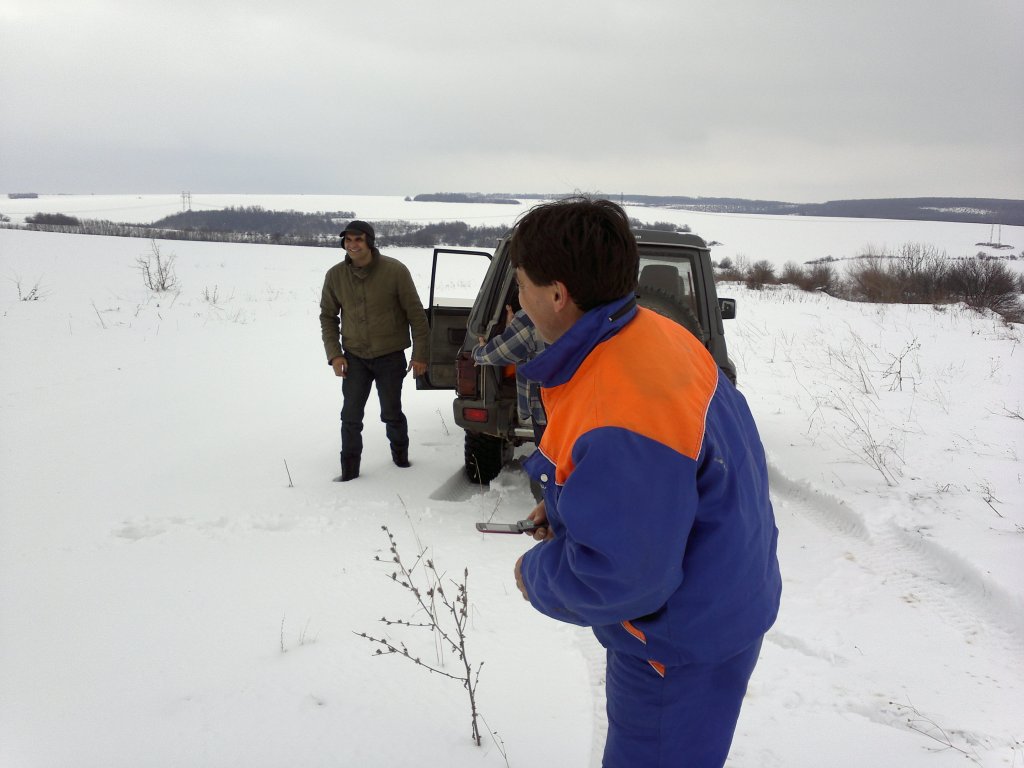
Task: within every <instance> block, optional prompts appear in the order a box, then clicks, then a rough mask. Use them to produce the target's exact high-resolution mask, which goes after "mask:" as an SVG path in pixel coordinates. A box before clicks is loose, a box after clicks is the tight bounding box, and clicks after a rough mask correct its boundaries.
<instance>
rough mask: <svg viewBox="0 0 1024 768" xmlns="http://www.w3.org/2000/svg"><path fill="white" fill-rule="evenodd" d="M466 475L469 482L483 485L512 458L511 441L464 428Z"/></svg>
mask: <svg viewBox="0 0 1024 768" xmlns="http://www.w3.org/2000/svg"><path fill="white" fill-rule="evenodd" d="M465 452H466V477H467V478H469V482H471V483H474V484H476V485H484V484H486V483H489V482H491V480H493V479H494V478H496V477H497V476H498V473H499V472H501V468H502V467H503V466H505V464H506V462H508V461H511V459H512V445H511V443H509V442H507V441H505V440H502V439H501V438H500V437H494V436H493V435H485V434H482V433H480V432H470V431H469V430H466V451H465Z"/></svg>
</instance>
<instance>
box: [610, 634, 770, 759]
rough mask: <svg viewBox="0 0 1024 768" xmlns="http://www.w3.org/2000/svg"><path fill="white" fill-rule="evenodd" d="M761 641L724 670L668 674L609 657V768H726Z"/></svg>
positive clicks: (691, 667) (688, 668)
mask: <svg viewBox="0 0 1024 768" xmlns="http://www.w3.org/2000/svg"><path fill="white" fill-rule="evenodd" d="M760 651H761V639H758V641H757V642H756V643H754V644H753V645H751V646H750V647H749V648H747V649H746V650H744V651H742V652H740V653H738V654H737V655H736V656H733V657H732V658H731V659H727V660H725V661H723V662H721V663H719V664H687V665H685V666H681V667H668V668H667V669H665V676H664V677H662V676H661V675H660V674H659V673H658V671H657V670H655V669H654V668H653V667H652V666H651V665H650V664H649V663H648V662H646V661H645V660H644V659H641V658H638V657H636V656H628V655H626V654H624V653H619V652H616V651H608V668H607V673H606V683H605V689H606V691H607V697H608V741H607V742H606V743H605V748H604V762H603V766H604V768H721V766H723V765H724V764H725V759H726V757H727V756H728V755H729V747H730V746H731V744H732V736H733V732H734V731H735V730H736V721H737V719H738V718H739V715H740V705H741V704H742V703H743V696H744V694H745V693H746V690H747V682H748V681H749V680H750V675H751V673H752V672H753V671H754V665H755V664H757V657H758V654H759V653H760Z"/></svg>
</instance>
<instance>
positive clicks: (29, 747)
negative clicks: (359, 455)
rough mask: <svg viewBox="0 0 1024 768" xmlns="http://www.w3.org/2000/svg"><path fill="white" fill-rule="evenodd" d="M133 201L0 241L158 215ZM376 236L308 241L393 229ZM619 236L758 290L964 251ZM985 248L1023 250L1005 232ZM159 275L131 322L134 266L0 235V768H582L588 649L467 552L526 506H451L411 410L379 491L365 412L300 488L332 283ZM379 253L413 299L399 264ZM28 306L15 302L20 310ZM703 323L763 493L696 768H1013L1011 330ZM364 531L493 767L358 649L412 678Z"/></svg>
mask: <svg viewBox="0 0 1024 768" xmlns="http://www.w3.org/2000/svg"><path fill="white" fill-rule="evenodd" d="M156 197H157V196H146V197H145V198H141V199H138V198H135V197H134V196H130V197H129V196H125V197H122V198H117V199H116V200H114V199H111V200H106V201H103V205H104V206H106V208H105V209H104V210H105V212H104V213H100V212H98V211H96V212H95V214H94V213H91V212H89V211H86V210H84V207H85V206H84V203H83V204H79V206H78V208H75V209H73V207H72V206H71V205H68V204H67V203H68V201H69V200H72V199H74V200H84V199H85V198H54V199H56V200H57V201H58V202H57V203H53V208H52V209H50V208H45V207H43V205H42V204H43V203H44V202H45V203H46V204H47V205H49V204H51V200H49V199H47V200H45V201H44V200H26V201H2V202H3V207H0V210H2V211H3V212H4V213H6V214H8V215H10V216H12V218H18V212H17V211H15V210H14V208H13V207H12V204H13V203H18V204H19V205H23V206H25V207H24V209H23V210H22V213H21V215H24V214H26V213H34V212H36V211H39V210H54V211H60V212H65V213H69V214H73V215H79V216H83V217H92V216H93V215H95V217H96V218H110V219H115V220H128V219H127V218H126V217H125V216H124V215H123V211H124V210H125V209H126V208H127V207H129V206H127V205H126V204H125V203H126V201H132V200H137V202H138V203H139V205H138V207H139V209H140V215H139V218H138V219H137V220H139V221H150V220H153V219H155V218H159V217H160V216H162V215H165V213H171V212H174V210H178V209H180V199H179V198H177V197H176V196H173V195H169V196H166V198H167V199H166V201H165V202H161V201H158V200H156V199H155V198H156ZM299 199H301V198H288V202H287V203H281V202H276V203H275V202H274V201H272V200H269V199H260V198H257V197H255V196H246V197H245V198H244V199H241V198H240V199H239V200H238V201H227V202H225V201H224V200H225V198H224V196H219V197H218V198H217V201H216V205H215V207H220V206H221V205H223V204H234V205H250V204H256V203H258V204H262V205H265V206H266V207H275V208H287V207H292V208H296V209H299V208H300V206H299V205H298V204H297V203H296V202H295V201H296V200H299ZM95 200H97V201H98V200H99V198H95ZM202 201H203V199H202V197H201V196H199V195H196V196H194V198H193V205H196V203H197V202H202ZM108 203H109V205H108ZM143 204H145V207H144V206H143ZM159 205H166V206H167V208H166V210H164V209H159V210H158V207H159ZM211 205H213V203H212V202H211ZM408 205H414V204H411V203H404V202H403V201H402V200H401V199H400V198H395V199H391V198H359V199H350V200H349V201H348V202H345V200H344V199H343V198H331V201H327V202H323V201H321V200H320V199H317V200H315V202H313V203H311V205H310V206H308V209H309V210H336V209H350V210H355V211H356V212H357V214H358V215H359V216H360V217H362V218H366V219H370V220H373V219H374V218H413V217H412V216H409V215H404V214H401V213H399V212H398V211H399V209H402V208H403V206H408ZM415 205H417V206H418V205H425V206H426V205H428V204H415ZM116 206H120V207H119V208H116V210H113V209H114V208H115V207H116ZM143 207H144V209H145V215H142V213H141V211H142V209H143ZM481 208H504V206H459V207H457V208H456V209H452V208H450V207H446V208H445V209H444V211H445V213H444V215H445V216H446V217H447V218H462V219H464V220H467V221H475V222H483V221H488V222H489V223H491V222H493V221H504V220H505V219H499V218H488V217H492V216H494V217H497V216H499V215H501V216H508V217H509V218H508V219H507V221H508V223H510V224H511V223H512V220H514V218H515V216H517V215H518V214H519V213H521V212H522V209H518V208H513V209H512V210H511V211H507V212H506V211H500V212H492V211H490V210H478V209H481ZM424 210H426V208H425V209H424ZM630 213H631V215H636V216H638V218H642V219H644V220H648V221H655V220H659V221H676V220H678V221H680V223H683V222H685V223H689V224H690V225H691V226H692V227H693V229H694V230H695V231H696V232H698V233H700V234H702V235H704V236H705V237H706V238H708V239H717V240H720V241H722V242H723V243H724V244H725V245H724V246H723V248H722V249H716V250H715V251H714V252H713V254H714V257H715V258H716V259H719V258H721V257H722V256H724V255H728V253H730V252H732V253H741V252H743V253H745V255H747V256H748V257H749V258H751V259H752V260H757V259H761V258H766V259H769V260H771V261H773V262H774V263H777V264H779V265H782V264H783V263H785V262H786V261H788V260H791V259H792V260H795V261H801V260H803V259H804V258H805V257H806V258H813V257H814V255H824V254H826V253H831V254H832V255H835V256H837V257H839V256H844V255H853V253H855V252H858V251H859V250H863V248H864V247H865V246H867V245H869V244H872V245H876V246H880V247H881V246H883V245H888V246H891V247H898V246H899V245H901V244H902V243H904V242H908V241H914V242H930V243H933V244H935V245H936V246H938V247H940V248H942V249H944V250H946V251H947V253H948V254H949V255H950V256H960V255H973V254H974V253H975V252H976V251H977V250H978V249H977V248H975V247H974V243H975V242H977V241H980V240H987V239H988V234H989V233H988V228H987V227H981V226H980V225H968V224H938V223H926V222H872V221H849V220H839V221H836V220H828V219H762V218H758V217H737V216H728V217H725V216H722V217H716V216H712V215H704V216H700V215H698V214H691V213H687V212H680V211H668V210H663V209H647V208H644V209H631V211H630ZM435 216H439V214H435V213H434V212H433V211H431V212H428V213H426V214H425V217H426V218H428V219H431V217H435ZM474 217H480V218H474ZM433 220H436V219H433ZM1002 236H1003V240H1004V242H1013V241H1014V238H1016V240H1017V242H1016V246H1017V250H1018V251H1019V249H1020V247H1021V245H1024V232H1022V231H1021V228H1010V227H1004V228H1003V232H1002ZM160 247H161V249H162V251H163V253H164V254H165V255H168V254H174V255H175V256H176V262H175V267H176V271H177V275H178V278H179V281H180V285H181V291H180V293H179V294H177V295H166V294H165V295H154V294H151V293H149V292H148V291H146V290H145V289H144V287H143V284H142V280H141V277H140V275H139V272H138V270H137V269H136V259H137V258H138V257H139V256H145V255H146V254H147V253H148V251H149V242H148V241H146V240H130V239H115V238H102V237H87V236H75V235H57V234H49V233H36V232H24V231H9V230H0V765H2V766H5V768H6V767H7V766H10V767H11V768H41V767H46V766H61V767H64V766H72V767H74V768H78V767H79V766H97V767H98V766H104V767H111V766H125V767H126V768H127V767H131V768H135V767H136V766H156V767H161V768H162V767H164V766H168V767H169V766H179V765H180V766H195V767H209V768H220V767H221V766H232V765H237V766H246V768H262V767H264V766H265V767H266V768H274V767H276V766H284V765H287V766H292V767H294V766H309V767H310V768H312V767H314V766H316V767H319V766H339V765H341V766H350V765H351V766H357V765H358V766H381V767H388V768H391V767H394V766H456V767H460V768H461V767H462V766H477V765H494V766H501V765H506V764H507V765H509V766H512V768H525V767H531V768H532V767H534V766H555V765H561V766H596V765H599V763H600V754H601V746H602V742H603V728H604V722H603V701H602V695H603V694H602V684H603V678H602V675H603V656H602V653H601V649H600V648H599V647H598V646H597V645H596V643H595V641H594V640H593V639H592V637H591V636H590V635H589V633H588V632H587V631H583V630H579V629H576V628H574V627H569V626H562V625H559V624H557V623H555V622H553V621H550V620H549V619H547V618H545V617H543V616H540V615H539V614H537V613H535V612H534V611H533V610H532V609H531V608H530V607H529V606H528V605H527V604H526V603H525V602H523V601H522V599H521V598H520V597H519V595H518V593H517V591H516V590H515V586H514V583H513V580H512V566H513V564H514V562H515V559H516V558H517V557H518V555H519V554H520V553H521V552H522V551H523V549H524V548H525V547H526V546H528V545H529V542H528V541H527V540H526V539H525V538H523V537H485V536H481V535H480V534H477V533H476V532H475V530H474V528H473V523H474V522H476V521H479V520H486V519H491V518H493V519H495V520H514V519H517V518H519V517H522V516H523V515H524V514H525V513H526V512H528V511H529V509H530V508H531V507H532V498H531V496H530V492H529V488H528V486H527V484H526V482H525V479H524V477H523V476H522V474H521V473H519V472H517V471H516V470H514V469H509V470H507V471H505V472H503V473H502V475H501V476H500V477H499V478H498V480H497V481H496V482H495V483H493V484H492V485H491V487H490V489H487V490H480V489H477V488H474V487H472V486H469V485H468V484H467V483H466V482H465V481H464V480H463V477H462V467H461V464H462V436H461V433H459V432H458V430H456V429H455V427H454V424H453V421H452V415H451V400H452V396H451V394H450V393H445V392H419V391H416V390H415V389H414V387H413V383H412V381H411V380H409V382H408V384H407V387H406V392H405V398H404V400H405V405H406V412H407V414H408V416H409V421H410V431H411V437H412V446H411V450H410V456H411V459H412V462H413V467H412V468H411V469H407V470H400V469H398V468H396V467H394V466H393V465H392V464H391V462H390V456H389V455H388V451H387V444H386V439H385V436H384V430H383V427H382V426H381V425H379V424H378V423H377V422H376V421H375V419H374V418H373V410H372V405H373V403H374V401H373V400H371V404H370V405H371V408H369V409H368V419H367V426H366V431H365V436H366V442H367V445H366V450H365V453H364V458H363V474H362V476H361V477H360V478H359V479H358V480H357V481H355V482H352V483H347V484H345V485H340V484H336V483H332V482H331V478H332V477H333V476H334V475H336V474H337V461H338V449H339V445H338V410H339V409H340V407H341V393H340V386H339V382H338V380H337V379H335V377H334V376H333V375H332V373H331V370H330V368H329V367H328V366H327V365H326V363H325V362H324V360H323V350H322V345H321V343H320V337H319V328H318V321H317V315H318V306H317V302H318V299H319V293H320V287H321V283H322V278H323V273H324V271H325V270H326V269H327V268H328V267H329V266H331V265H332V264H333V263H334V262H335V261H336V260H338V259H339V257H340V251H338V250H329V249H315V248H309V249H304V248H289V247H283V246H277V247H275V246H257V245H226V244H210V243H186V242H166V243H161V244H160ZM727 249H731V250H727ZM812 252H813V253H814V255H810V254H811V253H812ZM390 253H391V255H394V256H397V257H399V258H401V259H402V260H403V261H405V262H406V263H407V264H409V265H410V268H411V270H412V272H413V275H414V278H415V279H416V280H417V283H418V285H419V286H420V289H421V295H422V296H424V297H425V296H426V292H427V287H426V281H427V280H428V279H429V251H424V250H417V249H397V250H395V251H391V252H390ZM1017 263H1018V264H1019V262H1017ZM36 283H38V284H39V285H40V293H41V295H42V298H41V299H40V300H38V301H18V298H17V297H18V294H17V286H18V285H19V284H20V285H21V287H22V290H23V291H25V290H26V289H27V288H30V287H32V286H33V285H34V284H36ZM452 287H460V288H464V287H463V286H452ZM719 293H720V295H722V296H732V297H734V298H736V299H737V300H738V302H739V317H738V319H737V320H736V321H733V322H731V323H730V324H728V326H727V333H728V334H729V336H728V338H729V345H730V351H731V354H732V357H733V359H734V360H735V362H736V364H737V368H738V371H739V377H740V384H741V388H742V389H743V391H744V393H745V395H746V397H747V398H748V400H749V401H750V403H751V406H752V408H753V411H754V414H755V416H756V417H757V419H758V422H759V425H760V428H761V431H762V437H763V439H764V442H765V444H766V448H767V452H768V456H769V461H770V463H771V469H772V481H773V486H772V493H773V500H774V503H775V509H776V515H777V518H778V525H779V529H780V559H781V563H782V569H783V576H784V580H785V583H784V595H783V606H782V613H781V615H780V618H779V621H778V623H777V624H776V626H775V627H774V629H773V630H772V631H771V632H770V633H769V635H768V637H767V641H766V643H765V645H764V650H763V653H762V658H761V662H760V664H759V666H758V668H757V670H756V671H755V673H754V677H753V680H752V682H751V686H750V691H749V694H748V697H747V701H746V704H745V707H744V710H743V714H742V716H741V720H740V724H739V728H738V731H737V736H736V741H735V743H734V746H733V751H732V755H731V757H730V761H729V765H730V766H734V767H736V768H739V767H741V766H742V767H750V768H756V767H760V766H778V767H780V768H782V767H785V768H793V767H796V768H804V767H806V768H811V767H812V766H813V767H815V768H817V766H822V765H830V766H843V767H849V768H861V767H862V766H910V767H911V768H918V767H920V768H943V767H944V766H962V765H964V764H968V765H981V766H987V767H992V768H994V767H996V766H1007V767H1011V768H1016V767H1017V766H1024V663H1022V662H1024V597H1022V596H1024V586H1022V585H1024V476H1022V457H1021V453H1022V450H1024V418H1022V417H1024V394H1022V389H1024V388H1022V387H1021V381H1022V380H1024V376H1022V374H1024V349H1022V348H1021V341H1022V338H1024V331H1022V328H1021V327H1020V326H1012V327H1007V326H1006V325H1004V324H1003V323H1002V322H1001V321H1000V320H999V319H998V318H996V317H994V316H991V315H979V314H976V313H974V312H971V311H968V310H965V309H963V308H961V307H947V308H944V309H942V310H938V311H937V310H935V309H933V308H931V307H927V306H924V307H918V306H913V307H907V306H891V305H890V306H880V305H868V304H846V303H843V302H840V301H837V300H835V299H832V298H830V297H828V296H824V295H812V294H805V293H800V292H795V291H792V290H789V289H780V290H769V291H765V292H750V291H747V290H746V289H744V288H742V287H740V286H736V285H722V286H720V288H719ZM286 462H287V468H286ZM382 525H386V526H388V528H389V529H390V530H391V531H392V532H393V533H394V535H395V537H396V539H397V541H398V546H399V549H400V552H401V554H402V556H403V558H404V559H406V560H411V559H412V558H414V557H415V555H416V554H417V553H418V551H419V550H420V549H421V548H425V549H427V550H428V551H429V556H430V557H432V558H433V561H434V563H435V565H436V566H437V567H438V568H439V569H442V570H446V571H447V572H449V573H450V574H452V578H453V579H455V578H457V579H461V575H462V573H463V569H464V568H468V571H469V577H468V588H469V598H470V603H471V621H470V626H469V630H468V647H469V655H470V660H471V661H472V662H473V663H474V664H477V663H479V662H484V666H483V669H482V672H481V676H480V683H479V688H478V691H477V694H478V703H479V706H480V710H481V712H482V715H483V717H484V718H486V727H487V728H488V729H489V730H490V731H493V732H496V733H497V736H496V737H495V738H490V737H488V736H487V735H486V734H485V737H484V743H483V746H482V747H481V748H477V747H476V746H474V745H473V744H472V742H471V741H470V738H469V710H468V705H467V702H466V696H465V692H464V691H463V690H462V688H461V687H460V686H459V684H458V683H456V682H454V681H452V680H447V679H444V678H441V677H439V676H437V675H430V674H428V673H426V672H425V671H424V670H423V669H420V668H417V667H414V666H413V665H412V664H411V663H409V662H408V661H406V660H404V659H401V658H395V657H386V658H379V657H374V656H373V652H374V647H373V646H372V645H371V644H370V643H368V642H367V641H366V640H365V639H363V638H361V637H359V636H358V635H357V634H356V633H359V632H367V633H372V634H377V635H379V634H381V633H385V632H386V633H388V634H389V635H390V636H391V637H393V638H395V639H396V640H403V641H405V642H406V643H407V644H408V645H409V646H410V647H411V648H413V649H414V650H415V652H416V653H417V654H422V656H423V657H424V658H425V659H426V658H428V657H429V658H433V656H434V650H433V643H432V642H431V639H430V636H429V634H426V633H424V632H423V631H422V630H413V629H409V628H404V627H390V628H388V627H384V626H383V625H381V623H380V621H379V619H380V618H381V616H388V617H389V618H401V619H409V620H413V621H415V620H416V619H417V617H416V615H415V614H414V612H413V610H412V604H411V601H410V598H409V595H408V593H406V592H405V591H404V590H402V589H401V588H400V587H398V586H397V585H395V584H394V583H392V582H391V580H390V579H389V578H388V574H390V572H391V569H390V568H388V567H387V566H385V565H384V564H382V563H380V562H377V561H375V560H374V557H375V556H381V557H382V559H387V558H388V557H389V553H388V551H387V547H388V541H387V538H386V536H385V535H384V532H383V531H382V530H381V526H382ZM445 663H446V665H447V666H446V668H453V669H454V667H455V664H454V660H453V659H452V658H451V656H450V655H449V656H448V657H446V661H445Z"/></svg>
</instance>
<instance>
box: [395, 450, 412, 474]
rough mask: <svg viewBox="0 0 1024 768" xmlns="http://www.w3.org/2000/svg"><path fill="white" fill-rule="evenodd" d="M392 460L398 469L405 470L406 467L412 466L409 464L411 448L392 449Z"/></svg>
mask: <svg viewBox="0 0 1024 768" xmlns="http://www.w3.org/2000/svg"><path fill="white" fill-rule="evenodd" d="M391 460H392V461H393V462H395V466H396V467H401V468H402V469H405V468H406V467H409V466H412V465H411V464H409V448H408V446H406V447H405V448H392V449H391Z"/></svg>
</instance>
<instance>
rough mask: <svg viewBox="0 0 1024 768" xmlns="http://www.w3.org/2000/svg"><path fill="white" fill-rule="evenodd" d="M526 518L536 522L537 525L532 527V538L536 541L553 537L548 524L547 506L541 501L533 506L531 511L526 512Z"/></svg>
mask: <svg viewBox="0 0 1024 768" xmlns="http://www.w3.org/2000/svg"><path fill="white" fill-rule="evenodd" d="M526 519H527V520H533V522H535V523H536V524H537V527H536V528H534V529H533V538H534V539H536V540H537V541H546V540H547V539H553V538H555V534H554V533H552V531H551V526H549V525H548V508H547V507H546V506H544V502H543V501H542V502H541V503H540V504H538V505H537V506H536V507H534V508H533V512H531V513H530V514H528V515H527V516H526Z"/></svg>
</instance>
